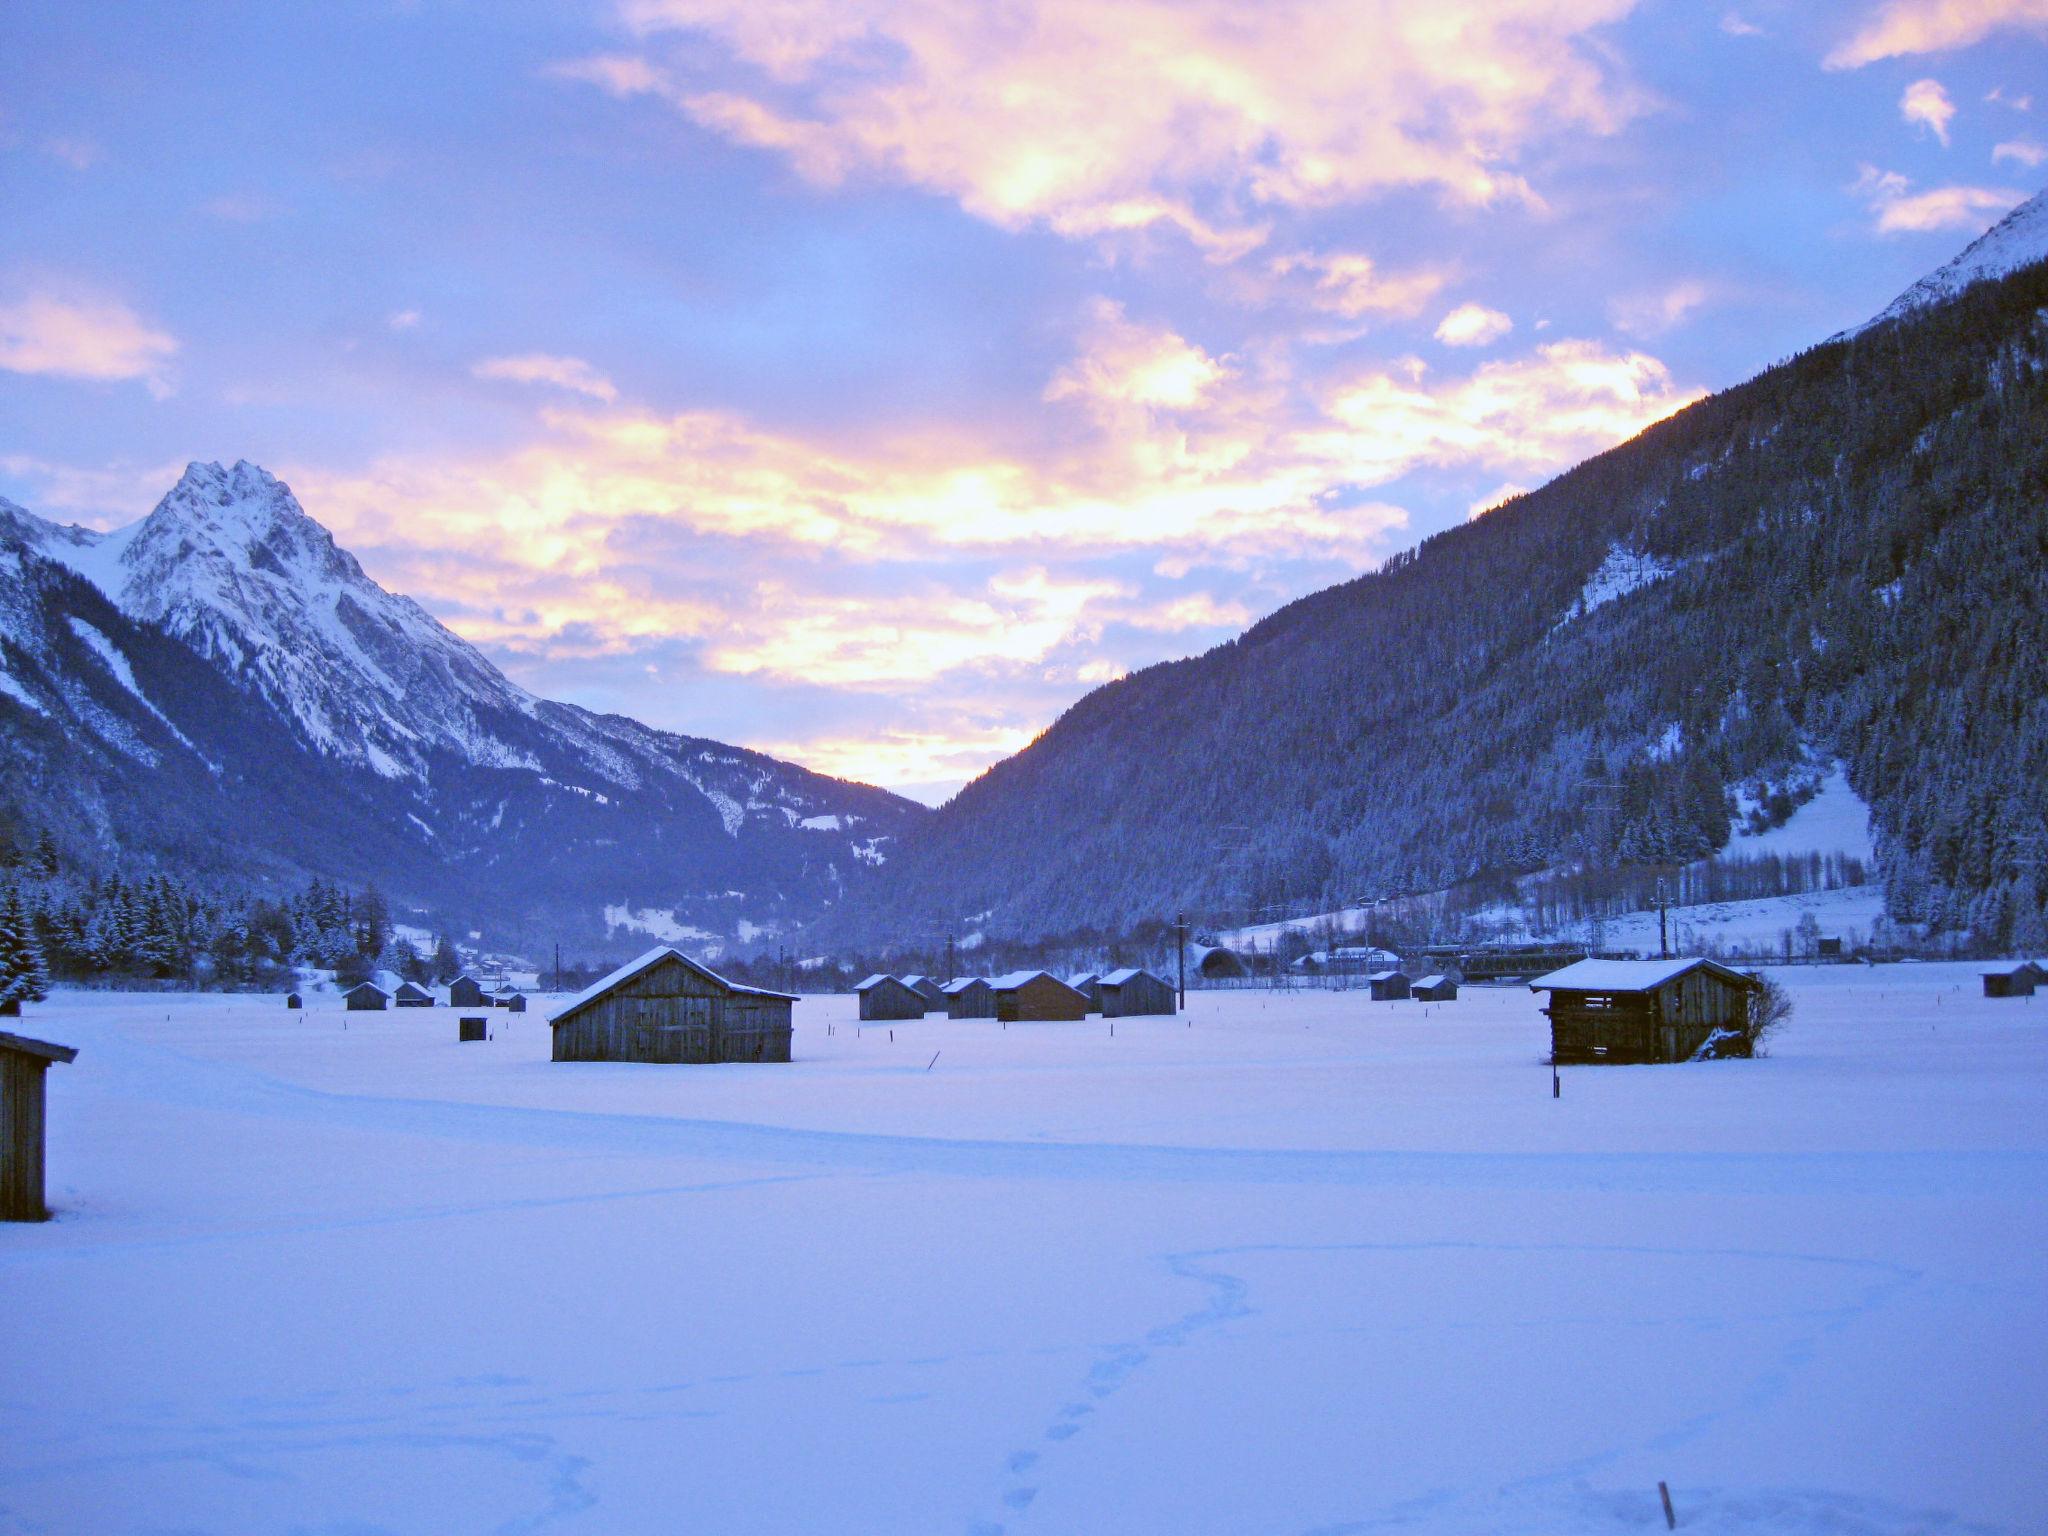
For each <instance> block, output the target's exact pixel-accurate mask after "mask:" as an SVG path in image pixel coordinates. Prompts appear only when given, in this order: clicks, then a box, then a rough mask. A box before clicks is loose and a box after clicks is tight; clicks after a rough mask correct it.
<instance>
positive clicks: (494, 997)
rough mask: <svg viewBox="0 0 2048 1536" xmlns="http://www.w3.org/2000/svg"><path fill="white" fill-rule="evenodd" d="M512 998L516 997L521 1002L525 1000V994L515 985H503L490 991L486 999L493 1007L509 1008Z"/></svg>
mask: <svg viewBox="0 0 2048 1536" xmlns="http://www.w3.org/2000/svg"><path fill="white" fill-rule="evenodd" d="M514 998H518V999H519V1000H520V1001H521V1002H522V1003H523V1002H524V1001H525V994H524V993H522V992H521V991H520V990H519V989H518V988H517V987H512V986H504V987H499V988H498V989H497V990H496V991H495V992H493V993H491V995H490V997H489V998H488V999H487V1001H488V1002H489V1003H490V1005H491V1006H492V1007H493V1008H510V1007H511V1006H512V1002H513V999H514Z"/></svg>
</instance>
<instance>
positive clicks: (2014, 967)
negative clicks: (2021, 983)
mask: <svg viewBox="0 0 2048 1536" xmlns="http://www.w3.org/2000/svg"><path fill="white" fill-rule="evenodd" d="M2022 971H2024V972H2026V973H2027V974H2028V975H2029V976H2038V975H2040V974H2042V972H2041V970H2040V968H2039V967H2038V966H2037V965H2036V964H2035V963H2034V962H2033V961H2032V960H2015V961H2014V962H2013V963H2012V964H2011V965H1994V966H1993V967H1991V969H1990V970H1988V971H1986V972H1984V974H1985V975H1986V976H2017V975H2019V974H2020V973H2021V972H2022Z"/></svg>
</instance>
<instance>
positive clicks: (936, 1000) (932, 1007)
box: [898, 976, 946, 1017]
mask: <svg viewBox="0 0 2048 1536" xmlns="http://www.w3.org/2000/svg"><path fill="white" fill-rule="evenodd" d="M898 979H899V980H900V981H901V982H902V983H903V985H905V986H906V987H908V988H910V990H911V991H913V992H915V993H916V994H917V995H918V996H919V997H921V998H923V999H924V1011H925V1013H939V1012H942V1011H943V1010H944V1009H945V1006H946V989H945V988H944V987H941V986H940V985H939V984H938V983H937V982H936V981H934V980H932V978H931V977H929V976H903V977H899V978H898ZM920 1017H922V1015H920Z"/></svg>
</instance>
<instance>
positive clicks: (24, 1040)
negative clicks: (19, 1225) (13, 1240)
mask: <svg viewBox="0 0 2048 1536" xmlns="http://www.w3.org/2000/svg"><path fill="white" fill-rule="evenodd" d="M77 1059H78V1052H77V1051H76V1050H75V1049H74V1048H73V1047H71V1046H68V1045H53V1044H51V1043H50V1042H49V1041H48V1040H31V1039H29V1038H28V1036H26V1035H10V1034H4V1033H0V1221H47V1220H48V1219H49V1216H50V1210H49V1207H48V1206H46V1205H45V1204H44V1203H43V1141H44V1124H45V1116H44V1101H43V1077H44V1074H45V1073H47V1072H48V1071H49V1069H50V1063H51V1062H53V1061H75V1060H77Z"/></svg>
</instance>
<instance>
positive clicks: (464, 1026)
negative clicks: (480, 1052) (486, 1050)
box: [455, 1013, 491, 1045]
mask: <svg viewBox="0 0 2048 1536" xmlns="http://www.w3.org/2000/svg"><path fill="white" fill-rule="evenodd" d="M490 1029H491V1021H490V1020H489V1019H487V1018H485V1017H484V1016H483V1015H482V1014H480V1013H468V1014H464V1015H463V1016H462V1017H461V1018H460V1019H459V1020H457V1022H456V1025H455V1040H456V1043H457V1044H458V1045H467V1044H468V1043H470V1042H471V1041H474V1040H488V1039H489V1038H490Z"/></svg>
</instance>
